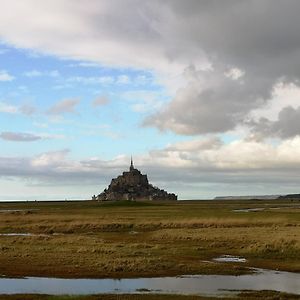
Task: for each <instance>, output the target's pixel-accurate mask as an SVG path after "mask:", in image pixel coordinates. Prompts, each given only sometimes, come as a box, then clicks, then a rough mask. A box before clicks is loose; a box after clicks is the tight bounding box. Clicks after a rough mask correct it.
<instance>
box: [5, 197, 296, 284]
mask: <svg viewBox="0 0 300 300" xmlns="http://www.w3.org/2000/svg"><path fill="white" fill-rule="evenodd" d="M297 205H299V203H295V202H290V201H276V202H274V201H273V202H272V201H196V202H191V201H190V202H184V203H183V202H179V203H156V202H146V203H140V202H128V201H127V202H113V203H104V204H99V203H96V202H91V201H86V202H82V201H81V202H53V203H49V202H45V203H44V202H36V203H30V202H29V203H1V204H0V209H23V210H24V211H20V212H6V213H1V215H0V233H34V234H37V236H23V237H22V236H0V266H1V273H3V274H6V275H11V276H22V275H26V276H29V275H31V276H56V277H99V278H100V277H112V278H116V277H141V276H164V275H178V274H196V273H202V274H244V273H247V272H249V270H248V269H247V267H248V266H249V267H264V268H272V269H279V270H290V271H297V272H299V271H300V213H299V211H300V210H299V208H295V207H297ZM274 206H276V207H279V209H276V210H274V209H270V208H272V207H274ZM255 207H264V208H265V210H264V211H258V212H249V213H236V212H234V211H233V210H235V209H241V208H255ZM39 235H40V236H39ZM223 254H231V255H240V256H243V257H246V258H247V263H244V264H239V263H231V264H228V263H216V262H209V261H210V260H212V259H213V258H214V257H217V256H220V255H223Z"/></svg>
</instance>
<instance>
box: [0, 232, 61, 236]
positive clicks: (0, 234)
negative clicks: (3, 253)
mask: <svg viewBox="0 0 300 300" xmlns="http://www.w3.org/2000/svg"><path fill="white" fill-rule="evenodd" d="M51 235H60V234H59V233H53V234H51ZM51 235H49V234H42V233H40V234H35V233H20V232H13V233H0V236H51Z"/></svg>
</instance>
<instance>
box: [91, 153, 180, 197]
mask: <svg viewBox="0 0 300 300" xmlns="http://www.w3.org/2000/svg"><path fill="white" fill-rule="evenodd" d="M93 199H95V200H96V199H97V200H98V201H118V200H137V201H138V200H177V196H176V195H175V194H173V193H168V192H166V191H164V190H161V189H159V188H157V187H154V186H153V185H152V184H150V183H149V182H148V177H147V175H144V174H142V173H141V172H140V171H139V170H138V169H135V168H134V166H133V161H132V158H131V163H130V167H129V171H125V172H123V174H122V175H120V176H118V177H117V178H114V179H112V180H111V183H110V185H109V186H108V188H107V189H105V190H104V191H103V192H102V193H101V194H99V195H98V196H93Z"/></svg>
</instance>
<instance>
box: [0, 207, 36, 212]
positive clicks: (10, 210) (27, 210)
mask: <svg viewBox="0 0 300 300" xmlns="http://www.w3.org/2000/svg"><path fill="white" fill-rule="evenodd" d="M37 210H39V209H37V208H34V209H0V213H19V212H25V213H32V212H34V211H37Z"/></svg>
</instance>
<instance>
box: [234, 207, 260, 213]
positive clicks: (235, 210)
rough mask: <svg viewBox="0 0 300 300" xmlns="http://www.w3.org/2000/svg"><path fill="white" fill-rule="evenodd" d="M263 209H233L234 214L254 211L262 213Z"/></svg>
mask: <svg viewBox="0 0 300 300" xmlns="http://www.w3.org/2000/svg"><path fill="white" fill-rule="evenodd" d="M263 210H265V208H263V207H257V208H242V209H234V210H233V211H234V212H251V211H253V212H255V211H263Z"/></svg>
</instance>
